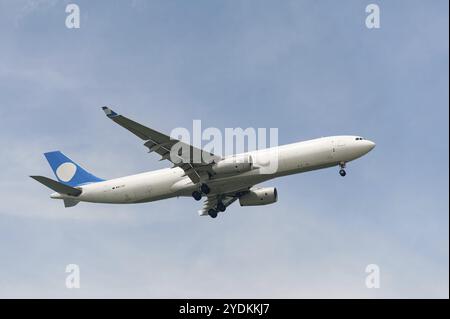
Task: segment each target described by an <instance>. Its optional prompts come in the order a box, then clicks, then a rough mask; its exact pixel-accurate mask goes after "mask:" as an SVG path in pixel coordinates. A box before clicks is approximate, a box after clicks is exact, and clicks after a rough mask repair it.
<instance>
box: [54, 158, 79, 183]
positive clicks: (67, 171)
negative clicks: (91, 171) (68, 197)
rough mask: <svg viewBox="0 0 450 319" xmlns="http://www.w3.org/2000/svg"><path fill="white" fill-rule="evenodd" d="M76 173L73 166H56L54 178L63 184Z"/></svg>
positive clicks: (66, 164)
mask: <svg viewBox="0 0 450 319" xmlns="http://www.w3.org/2000/svg"><path fill="white" fill-rule="evenodd" d="M76 172H77V167H76V165H75V164H73V163H70V162H67V163H63V164H61V165H59V166H58V168H57V169H56V176H58V178H59V179H60V180H62V181H63V182H68V181H70V180H71V179H72V178H73V177H74V176H75V173H76Z"/></svg>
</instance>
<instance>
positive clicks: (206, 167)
mask: <svg viewBox="0 0 450 319" xmlns="http://www.w3.org/2000/svg"><path fill="white" fill-rule="evenodd" d="M102 109H103V111H104V112H105V114H106V116H107V117H108V118H110V119H111V120H113V121H114V122H116V123H117V124H119V125H120V126H122V127H124V128H126V129H127V130H129V131H130V132H131V133H133V134H134V135H136V136H138V137H139V138H141V139H142V140H144V141H145V143H144V145H145V146H147V147H148V149H149V153H150V152H156V153H158V154H159V155H161V159H160V160H169V161H171V162H172V163H173V164H174V166H178V167H181V168H182V169H183V170H184V172H185V175H186V176H188V177H189V178H190V179H191V180H192V182H194V183H198V182H200V181H202V180H206V179H208V177H209V174H210V173H211V166H212V165H213V164H214V163H216V162H218V161H220V160H221V159H222V158H221V157H220V156H216V155H214V154H212V153H209V152H205V151H203V150H201V149H198V148H196V147H194V146H192V145H188V144H186V143H183V142H181V141H179V140H177V139H173V138H171V137H170V136H168V135H165V134H163V133H160V132H158V131H156V130H153V129H151V128H149V127H146V126H144V125H142V124H139V123H137V122H135V121H133V120H130V119H129V118H127V117H125V116H123V115H119V114H117V113H116V112H114V111H113V110H111V109H110V108H108V107H106V106H104V107H102Z"/></svg>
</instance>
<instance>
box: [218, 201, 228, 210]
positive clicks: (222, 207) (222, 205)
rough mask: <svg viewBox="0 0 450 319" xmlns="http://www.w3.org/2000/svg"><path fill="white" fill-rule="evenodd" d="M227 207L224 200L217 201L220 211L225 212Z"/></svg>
mask: <svg viewBox="0 0 450 319" xmlns="http://www.w3.org/2000/svg"><path fill="white" fill-rule="evenodd" d="M226 209H227V207H226V206H225V205H224V204H223V203H222V202H218V203H217V210H218V211H219V212H224V211H225V210H226Z"/></svg>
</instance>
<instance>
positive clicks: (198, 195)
mask: <svg viewBox="0 0 450 319" xmlns="http://www.w3.org/2000/svg"><path fill="white" fill-rule="evenodd" d="M192 197H194V199H195V200H197V201H199V200H200V199H202V194H201V193H200V192H197V191H194V192H193V193H192Z"/></svg>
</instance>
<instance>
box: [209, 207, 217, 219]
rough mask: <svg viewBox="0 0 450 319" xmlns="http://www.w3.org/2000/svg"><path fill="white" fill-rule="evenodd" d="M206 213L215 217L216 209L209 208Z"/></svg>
mask: <svg viewBox="0 0 450 319" xmlns="http://www.w3.org/2000/svg"><path fill="white" fill-rule="evenodd" d="M208 215H209V216H211V218H216V217H217V210H215V209H214V208H211V209H210V210H208Z"/></svg>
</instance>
